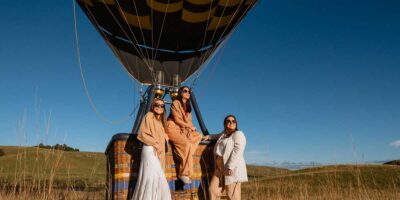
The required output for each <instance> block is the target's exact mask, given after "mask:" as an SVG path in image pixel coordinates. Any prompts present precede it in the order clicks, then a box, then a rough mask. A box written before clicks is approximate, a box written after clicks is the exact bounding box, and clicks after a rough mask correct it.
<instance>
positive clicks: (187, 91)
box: [182, 89, 190, 94]
mask: <svg viewBox="0 0 400 200" xmlns="http://www.w3.org/2000/svg"><path fill="white" fill-rule="evenodd" d="M182 93H189V94H190V91H189V90H186V89H183V90H182Z"/></svg>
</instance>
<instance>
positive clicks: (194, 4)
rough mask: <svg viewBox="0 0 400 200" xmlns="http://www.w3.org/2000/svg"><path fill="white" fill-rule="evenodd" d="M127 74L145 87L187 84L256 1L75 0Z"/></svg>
mask: <svg viewBox="0 0 400 200" xmlns="http://www.w3.org/2000/svg"><path fill="white" fill-rule="evenodd" d="M76 2H78V4H79V6H80V7H81V8H82V10H83V12H84V13H85V14H86V16H87V17H88V18H89V20H90V21H91V23H92V24H93V25H94V27H95V28H96V30H97V31H98V32H99V33H100V35H101V36H102V38H103V39H104V41H105V42H106V43H107V44H108V45H109V47H110V48H111V50H112V51H113V53H114V54H115V56H116V57H117V58H118V59H119V60H120V62H121V63H122V64H123V66H124V67H125V68H126V70H127V71H128V73H129V74H130V75H132V77H134V78H135V79H136V80H138V81H139V82H140V83H143V84H154V83H155V82H156V80H155V74H156V73H158V72H162V74H164V77H165V79H164V80H162V82H161V83H160V84H161V85H166V86H171V85H172V82H173V79H174V77H179V80H181V81H185V80H186V79H188V78H189V77H190V76H191V75H192V74H194V73H195V72H196V71H198V70H200V68H201V66H202V65H203V64H205V63H206V61H207V60H208V59H209V58H211V57H212V55H214V53H215V52H216V51H217V50H218V49H219V47H220V46H221V44H223V43H224V41H226V40H227V39H228V38H229V36H230V35H231V33H232V31H233V30H234V29H235V28H236V27H237V25H238V24H239V23H240V22H241V21H242V19H243V18H244V16H245V15H246V14H247V13H248V11H249V10H250V9H251V8H252V7H253V6H254V4H255V3H256V2H257V0H76Z"/></svg>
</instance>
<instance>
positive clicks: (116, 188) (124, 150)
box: [105, 133, 214, 200]
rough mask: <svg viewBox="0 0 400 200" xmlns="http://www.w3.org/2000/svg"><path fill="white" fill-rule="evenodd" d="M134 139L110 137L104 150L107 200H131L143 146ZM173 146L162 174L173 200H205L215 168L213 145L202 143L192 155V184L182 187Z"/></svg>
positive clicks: (122, 136)
mask: <svg viewBox="0 0 400 200" xmlns="http://www.w3.org/2000/svg"><path fill="white" fill-rule="evenodd" d="M135 136H136V135H132V134H127V133H119V134H116V135H114V136H113V137H112V139H111V141H110V143H109V144H108V146H107V149H106V152H105V154H106V156H107V199H115V200H126V199H130V196H132V193H133V191H134V189H135V185H136V179H137V174H138V169H139V165H140V154H141V149H142V144H141V143H140V142H139V141H138V140H136V137H135ZM173 148H174V147H173V146H171V145H168V152H167V153H166V155H165V167H164V172H165V176H166V178H167V181H168V184H169V187H170V190H171V195H172V199H176V200H178V199H179V200H180V199H185V200H186V199H190V200H194V199H205V198H204V197H205V196H206V195H207V187H208V183H209V181H210V178H211V175H212V173H213V170H214V169H213V168H214V159H213V155H212V150H213V148H214V144H212V143H210V142H201V143H200V145H199V147H198V148H197V150H196V153H195V155H193V163H194V166H193V167H194V174H193V176H192V177H191V180H192V183H191V184H184V183H183V182H182V181H180V180H178V179H177V177H176V174H177V171H176V165H175V161H176V160H177V159H176V157H175V155H174V153H173Z"/></svg>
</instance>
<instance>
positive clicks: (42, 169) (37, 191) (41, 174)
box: [0, 147, 105, 200]
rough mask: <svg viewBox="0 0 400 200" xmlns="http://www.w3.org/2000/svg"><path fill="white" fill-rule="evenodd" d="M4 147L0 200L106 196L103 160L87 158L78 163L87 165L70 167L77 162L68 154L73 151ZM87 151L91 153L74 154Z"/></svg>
mask: <svg viewBox="0 0 400 200" xmlns="http://www.w3.org/2000/svg"><path fill="white" fill-rule="evenodd" d="M2 150H3V152H4V155H3V156H2V157H1V159H0V161H1V162H0V199H10V200H11V199H103V197H104V196H105V193H104V181H105V177H104V176H105V173H104V171H105V170H104V169H102V168H100V169H99V165H101V164H104V163H103V162H96V159H93V158H92V159H87V158H85V159H87V160H88V162H83V161H78V162H82V165H79V166H86V167H85V168H82V169H77V167H79V166H71V165H74V162H76V159H74V158H71V155H68V154H71V153H72V152H64V151H61V150H54V149H52V150H48V149H39V148H37V147H3V148H2ZM86 154H89V153H75V155H80V156H84V155H86ZM91 154H93V153H91ZM100 155H101V154H100ZM91 156H92V157H93V156H96V154H93V155H91ZM101 156H103V155H101ZM72 160H75V161H72ZM103 160H104V159H103ZM77 171H82V173H78V172H77ZM99 175H100V177H99Z"/></svg>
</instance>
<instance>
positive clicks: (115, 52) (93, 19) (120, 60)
mask: <svg viewBox="0 0 400 200" xmlns="http://www.w3.org/2000/svg"><path fill="white" fill-rule="evenodd" d="M86 9H87V10H88V14H89V15H88V18H89V19H90V21H91V22H92V23H93V24H95V26H94V27H95V28H96V30H97V32H99V33H100V34H101V35H102V36H103V38H104V40H105V41H106V43H107V45H108V46H109V47H110V49H111V51H112V52H113V53H114V55H118V53H117V50H115V47H114V46H113V45H112V44H111V42H110V41H109V40H108V38H107V36H106V35H105V33H104V32H103V31H102V30H100V29H99V23H98V22H97V20H96V18H95V17H94V15H93V13H92V12H91V11H90V9H89V8H87V7H86ZM120 27H121V26H120ZM125 35H127V34H126V33H125ZM128 39H129V38H128ZM129 41H130V42H131V43H132V44H133V42H132V41H131V40H129ZM133 47H134V48H135V49H136V47H135V46H134V45H133ZM138 53H139V54H140V52H139V51H138ZM116 58H117V59H118V61H119V62H120V63H121V65H123V62H122V59H123V58H122V57H118V56H116ZM124 61H125V62H127V63H129V60H128V59H126V58H125V60H124ZM124 69H125V71H127V72H128V74H129V75H130V76H131V78H133V79H134V80H137V79H136V78H135V77H134V76H132V74H131V73H130V71H129V70H128V69H126V68H125V67H124ZM137 81H138V80H137ZM138 82H139V81H138Z"/></svg>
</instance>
